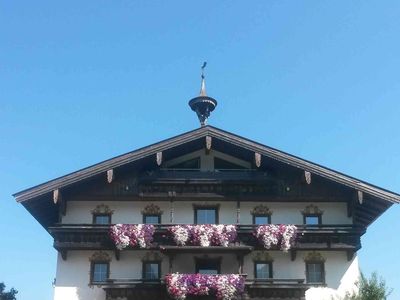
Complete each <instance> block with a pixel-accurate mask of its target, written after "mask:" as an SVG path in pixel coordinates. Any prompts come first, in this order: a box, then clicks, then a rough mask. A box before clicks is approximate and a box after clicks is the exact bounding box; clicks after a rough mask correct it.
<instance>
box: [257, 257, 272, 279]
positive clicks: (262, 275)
mask: <svg viewBox="0 0 400 300" xmlns="http://www.w3.org/2000/svg"><path fill="white" fill-rule="evenodd" d="M254 277H255V278H256V279H269V278H272V262H265V261H255V262H254Z"/></svg>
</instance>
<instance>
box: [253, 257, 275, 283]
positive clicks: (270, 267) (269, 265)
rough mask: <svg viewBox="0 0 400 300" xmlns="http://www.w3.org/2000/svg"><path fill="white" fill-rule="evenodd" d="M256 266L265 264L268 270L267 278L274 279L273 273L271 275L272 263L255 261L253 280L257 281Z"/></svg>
mask: <svg viewBox="0 0 400 300" xmlns="http://www.w3.org/2000/svg"><path fill="white" fill-rule="evenodd" d="M257 264H267V265H268V268H269V278H273V277H274V276H273V273H272V272H273V267H272V264H273V262H272V261H265V260H264V261H263V260H255V261H254V278H255V279H259V278H258V277H257Z"/></svg>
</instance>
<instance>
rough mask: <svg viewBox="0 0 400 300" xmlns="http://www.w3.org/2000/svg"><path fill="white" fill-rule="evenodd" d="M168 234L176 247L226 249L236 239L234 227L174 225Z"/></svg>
mask: <svg viewBox="0 0 400 300" xmlns="http://www.w3.org/2000/svg"><path fill="white" fill-rule="evenodd" d="M169 232H170V233H171V235H172V237H173V239H174V241H175V243H176V244H177V245H178V246H185V245H187V244H190V245H195V246H203V247H208V246H223V247H228V245H229V243H232V242H234V241H235V240H236V237H237V231H236V226H235V225H215V224H204V225H175V226H172V227H171V228H169Z"/></svg>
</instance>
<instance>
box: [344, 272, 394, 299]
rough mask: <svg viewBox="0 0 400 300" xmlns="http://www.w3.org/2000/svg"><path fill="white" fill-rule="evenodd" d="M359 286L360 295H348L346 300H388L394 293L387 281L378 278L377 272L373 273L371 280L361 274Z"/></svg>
mask: <svg viewBox="0 0 400 300" xmlns="http://www.w3.org/2000/svg"><path fill="white" fill-rule="evenodd" d="M357 286H358V288H359V292H358V294H355V293H354V294H351V295H350V294H348V295H347V296H346V297H345V300H386V298H387V297H388V296H389V295H390V293H391V292H392V289H389V288H388V287H387V286H386V282H385V280H384V279H382V278H378V274H377V273H376V272H374V273H372V275H371V278H369V279H368V278H366V277H365V276H364V275H363V274H361V277H360V281H359V282H358V283H357Z"/></svg>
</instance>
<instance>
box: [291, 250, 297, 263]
mask: <svg viewBox="0 0 400 300" xmlns="http://www.w3.org/2000/svg"><path fill="white" fill-rule="evenodd" d="M296 256H297V251H296V250H295V249H291V250H290V259H291V261H295V260H296Z"/></svg>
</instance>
